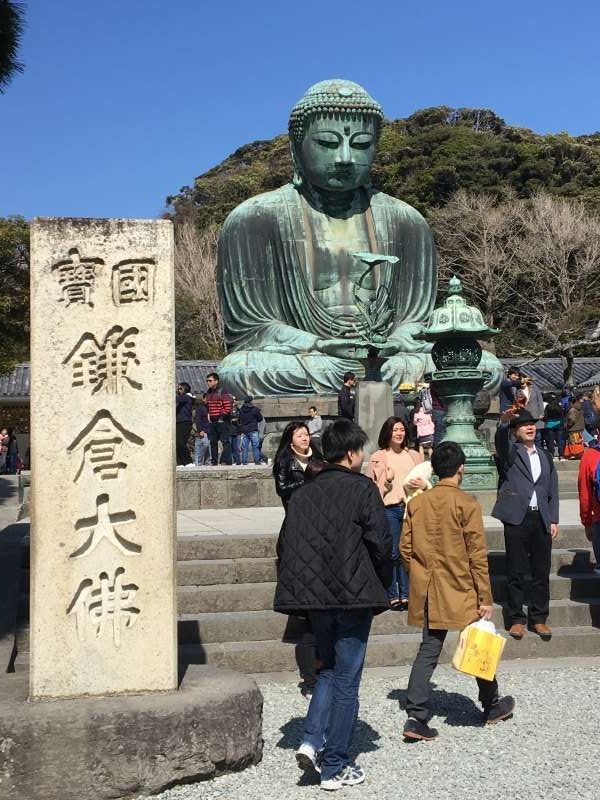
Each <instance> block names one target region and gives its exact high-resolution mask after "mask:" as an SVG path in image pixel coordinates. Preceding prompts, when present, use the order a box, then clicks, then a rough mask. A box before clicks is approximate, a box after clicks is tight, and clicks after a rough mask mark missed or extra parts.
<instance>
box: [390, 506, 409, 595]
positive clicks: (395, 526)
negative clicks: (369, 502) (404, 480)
mask: <svg viewBox="0 0 600 800" xmlns="http://www.w3.org/2000/svg"><path fill="white" fill-rule="evenodd" d="M404 509H405V505H404V503H400V504H399V505H397V506H386V509H385V516H386V519H387V521H388V525H389V526H390V531H391V533H392V559H393V561H394V566H393V568H392V582H391V583H390V585H389V586H388V590H387V596H388V599H389V600H398V599H400V600H408V572H407V571H406V569H405V568H404V564H403V563H402V560H401V559H400V534H401V533H402V523H403V522H404Z"/></svg>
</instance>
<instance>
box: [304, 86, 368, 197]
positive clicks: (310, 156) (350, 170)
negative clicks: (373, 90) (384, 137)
mask: <svg viewBox="0 0 600 800" xmlns="http://www.w3.org/2000/svg"><path fill="white" fill-rule="evenodd" d="M382 120H383V111H382V109H381V106H380V105H379V103H377V102H376V101H375V100H374V99H373V98H372V97H371V96H370V95H369V94H368V92H366V91H365V90H364V89H363V88H362V86H359V85H358V84H357V83H353V82H352V81H345V80H342V79H333V80H327V81H320V82H319V83H315V84H314V86H311V87H310V88H309V89H307V91H306V93H305V94H304V96H303V97H302V98H301V99H300V100H299V101H298V102H297V103H296V105H295V106H294V107H293V109H292V111H291V114H290V121H289V134H290V147H291V151H292V160H293V162H294V170H295V174H294V183H295V184H296V186H300V185H301V184H303V183H305V182H306V183H308V184H309V185H310V186H312V187H314V188H316V189H317V190H322V191H323V190H324V191H328V192H346V193H347V192H353V191H356V189H359V188H360V187H361V186H366V185H367V184H368V182H369V172H370V170H371V165H372V163H373V158H374V157H375V148H376V146H377V141H378V139H379V134H380V131H381V122H382Z"/></svg>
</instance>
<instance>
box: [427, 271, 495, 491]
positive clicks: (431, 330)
mask: <svg viewBox="0 0 600 800" xmlns="http://www.w3.org/2000/svg"><path fill="white" fill-rule="evenodd" d="M498 333H500V331H499V330H497V329H495V328H490V327H488V325H486V323H485V321H484V319H483V316H482V314H481V312H480V311H479V309H477V308H475V307H474V306H470V305H468V304H467V301H466V300H465V298H464V297H463V296H462V285H461V282H460V281H459V280H458V278H456V277H454V278H452V279H451V280H450V281H449V284H448V297H447V298H446V300H445V301H444V304H443V305H442V306H440V307H439V308H436V309H435V310H434V312H433V314H432V316H431V320H430V322H429V325H428V326H427V328H426V330H424V331H423V333H421V334H419V335H418V338H420V339H422V340H424V341H428V342H432V343H433V349H432V352H431V356H432V359H433V362H434V364H435V369H434V370H433V371H432V373H431V376H430V378H431V381H432V383H433V385H434V386H435V389H436V391H437V392H438V394H439V395H440V397H441V398H442V400H443V401H444V403H445V404H446V408H447V413H446V435H445V437H444V441H449V442H457V443H458V444H460V445H461V447H462V448H463V450H464V451H465V455H466V458H467V464H466V469H465V477H464V480H463V487H464V488H465V489H495V488H496V485H497V482H498V473H497V471H496V467H495V464H494V460H493V458H492V456H491V455H490V453H489V451H488V449H487V448H486V447H485V445H484V444H483V443H482V441H481V440H480V439H479V437H478V436H477V434H476V432H475V415H474V414H473V401H474V399H475V395H476V394H477V393H478V392H479V391H481V389H482V388H483V387H484V385H485V384H489V382H490V380H493V377H494V376H493V374H492V372H491V370H490V368H489V365H490V363H491V362H490V361H489V358H488V361H487V365H486V364H482V357H483V356H484V355H486V356H489V354H488V353H482V350H481V345H480V344H479V342H478V339H482V340H484V341H487V340H489V339H491V338H492V337H493V336H496V335H497V334H498Z"/></svg>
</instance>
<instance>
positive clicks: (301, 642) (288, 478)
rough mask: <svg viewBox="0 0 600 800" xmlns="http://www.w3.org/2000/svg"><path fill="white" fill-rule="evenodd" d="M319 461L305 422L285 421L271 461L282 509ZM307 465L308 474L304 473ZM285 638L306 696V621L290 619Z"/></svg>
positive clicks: (310, 656) (311, 653)
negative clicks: (292, 647)
mask: <svg viewBox="0 0 600 800" xmlns="http://www.w3.org/2000/svg"><path fill="white" fill-rule="evenodd" d="M319 464H320V455H317V454H316V453H315V452H314V450H313V448H311V446H310V433H309V432H308V428H307V426H306V423H305V422H301V421H300V420H295V421H293V422H290V423H288V425H287V426H286V428H285V430H284V431H283V434H282V436H281V441H280V443H279V447H278V448H277V453H276V455H275V461H274V463H273V477H274V478H275V491H276V492H277V494H278V495H279V497H281V502H282V503H283V507H284V509H285V510H286V511H287V506H288V503H289V500H290V497H291V496H292V494H293V493H294V492H295V491H296V490H297V489H299V488H300V487H301V486H303V485H304V481H305V480H306V479H307V478H309V479H310V477H309V475H310V471H311V470H312V469H313V468H315V467H317V466H318V465H319ZM307 468H308V469H309V475H307V474H306V470H307ZM286 639H287V640H289V641H294V642H295V643H296V663H297V664H298V669H299V671H300V677H301V678H302V681H303V682H302V684H301V685H300V689H301V692H302V694H303V695H304V696H305V697H306V698H308V699H310V698H311V697H312V690H313V687H314V686H315V684H316V682H317V648H316V644H315V637H314V634H313V632H312V630H311V627H310V624H309V622H308V620H307V619H298V618H296V619H293V618H290V621H289V623H288V625H287V627H286V630H285V633H284V640H286Z"/></svg>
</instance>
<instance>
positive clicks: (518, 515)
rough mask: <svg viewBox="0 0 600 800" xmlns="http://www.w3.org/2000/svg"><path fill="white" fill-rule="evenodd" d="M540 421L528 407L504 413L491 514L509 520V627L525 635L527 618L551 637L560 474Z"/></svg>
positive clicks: (506, 531)
mask: <svg viewBox="0 0 600 800" xmlns="http://www.w3.org/2000/svg"><path fill="white" fill-rule="evenodd" d="M509 421H510V428H509ZM535 422H536V420H535V418H534V417H533V416H532V415H531V414H530V413H529V411H527V410H526V409H522V410H521V411H520V412H518V414H510V412H507V413H505V414H503V415H502V417H501V422H500V425H499V426H498V430H497V431H496V440H495V441H496V458H497V464H498V472H499V475H500V484H499V487H498V498H497V500H496V504H495V506H494V508H493V510H492V516H493V517H496V519H499V520H502V522H503V523H504V542H505V545H506V572H507V588H506V594H507V607H506V611H507V623H508V626H509V633H510V635H511V636H512V637H513V638H514V639H522V638H523V636H524V634H525V623H526V622H527V623H528V627H529V630H531V631H533V632H534V633H537V634H538V636H540V637H541V638H542V639H543V640H544V641H548V640H550V639H551V638H552V630H551V629H550V628H549V627H548V625H546V620H547V619H548V612H549V607H550V562H551V556H552V539H554V538H555V537H556V536H557V535H558V476H557V474H556V469H555V467H554V464H553V462H552V459H551V458H550V457H549V456H548V455H547V453H546V452H545V451H543V450H541V449H538V448H537V447H536V446H535V434H536V426H535ZM511 430H512V431H513V432H514V436H515V439H516V443H514V444H513V443H511V440H510V431H511ZM527 572H531V578H532V581H531V598H530V602H529V605H528V615H527V617H525V614H524V613H523V601H524V599H525V598H524V591H523V583H524V576H525V574H526V573H527Z"/></svg>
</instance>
